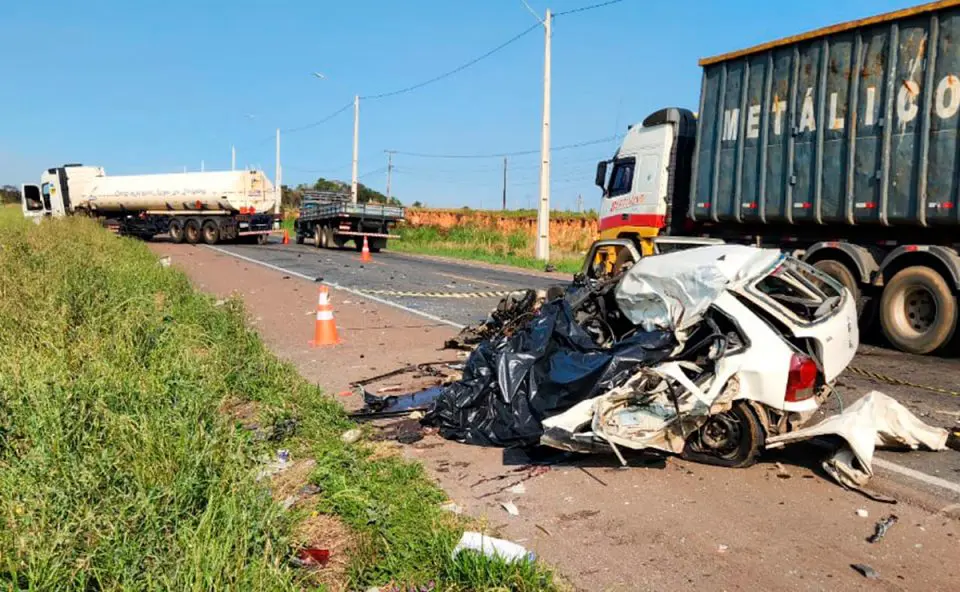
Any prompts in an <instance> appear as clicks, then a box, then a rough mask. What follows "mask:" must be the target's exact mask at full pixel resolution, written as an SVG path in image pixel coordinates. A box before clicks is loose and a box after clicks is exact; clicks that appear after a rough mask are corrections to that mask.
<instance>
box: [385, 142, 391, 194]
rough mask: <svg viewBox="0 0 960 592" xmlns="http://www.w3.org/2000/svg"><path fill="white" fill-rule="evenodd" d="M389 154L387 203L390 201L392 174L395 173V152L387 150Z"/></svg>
mask: <svg viewBox="0 0 960 592" xmlns="http://www.w3.org/2000/svg"><path fill="white" fill-rule="evenodd" d="M384 152H386V153H387V201H390V173H392V172H393V150H385V151H384Z"/></svg>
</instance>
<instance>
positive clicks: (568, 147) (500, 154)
mask: <svg viewBox="0 0 960 592" xmlns="http://www.w3.org/2000/svg"><path fill="white" fill-rule="evenodd" d="M617 137H618V136H607V137H605V138H598V139H596V140H587V141H586V142H577V143H575V144H565V145H563V146H555V147H553V148H551V149H550V150H551V151H552V152H559V151H561V150H572V149H573V148H582V147H583V146H592V145H594V144H602V143H604V142H609V141H611V140H615V139H617ZM391 152H393V153H394V154H401V155H403V156H415V157H417V158H503V157H504V156H526V155H528V154H537V153H539V152H540V149H539V148H537V149H535V150H519V151H516V152H495V153H489V154H428V153H424V152H406V151H403V150H391Z"/></svg>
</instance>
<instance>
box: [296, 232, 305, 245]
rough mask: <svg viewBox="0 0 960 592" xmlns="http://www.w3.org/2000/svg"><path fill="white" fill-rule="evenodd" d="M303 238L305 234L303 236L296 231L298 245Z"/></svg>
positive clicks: (301, 242)
mask: <svg viewBox="0 0 960 592" xmlns="http://www.w3.org/2000/svg"><path fill="white" fill-rule="evenodd" d="M305 238H306V237H305V236H303V235H302V234H300V233H299V232H298V233H297V244H298V245H302V244H303V241H304V239H305Z"/></svg>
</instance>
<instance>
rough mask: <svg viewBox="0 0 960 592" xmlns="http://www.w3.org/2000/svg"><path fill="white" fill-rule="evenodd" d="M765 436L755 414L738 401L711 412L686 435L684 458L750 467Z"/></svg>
mask: <svg viewBox="0 0 960 592" xmlns="http://www.w3.org/2000/svg"><path fill="white" fill-rule="evenodd" d="M765 439H766V438H765V436H764V432H763V426H762V425H760V420H759V419H758V418H757V415H756V413H755V412H754V411H753V409H751V408H750V407H749V406H748V405H747V404H746V403H744V402H742V401H737V402H734V404H733V407H731V408H730V410H729V411H724V412H723V413H718V414H716V415H711V416H710V417H709V418H707V421H706V422H705V423H704V424H703V426H701V427H700V429H699V430H697V431H696V432H694V433H693V434H691V435H690V437H689V438H687V443H686V446H684V448H683V458H685V459H687V460H692V461H694V462H699V463H704V464H708V465H716V466H720V467H732V468H742V467H749V466H750V465H752V464H753V463H754V462H756V460H757V456H759V455H760V450H761V449H762V448H763V444H764V441H765Z"/></svg>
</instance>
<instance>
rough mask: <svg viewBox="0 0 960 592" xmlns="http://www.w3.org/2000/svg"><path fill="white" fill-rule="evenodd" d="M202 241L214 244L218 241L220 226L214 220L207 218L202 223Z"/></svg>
mask: <svg viewBox="0 0 960 592" xmlns="http://www.w3.org/2000/svg"><path fill="white" fill-rule="evenodd" d="M203 242H205V243H207V244H208V245H215V244H217V243H218V242H220V227H219V226H218V225H217V223H216V222H215V221H214V220H207V221H206V222H204V223H203Z"/></svg>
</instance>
